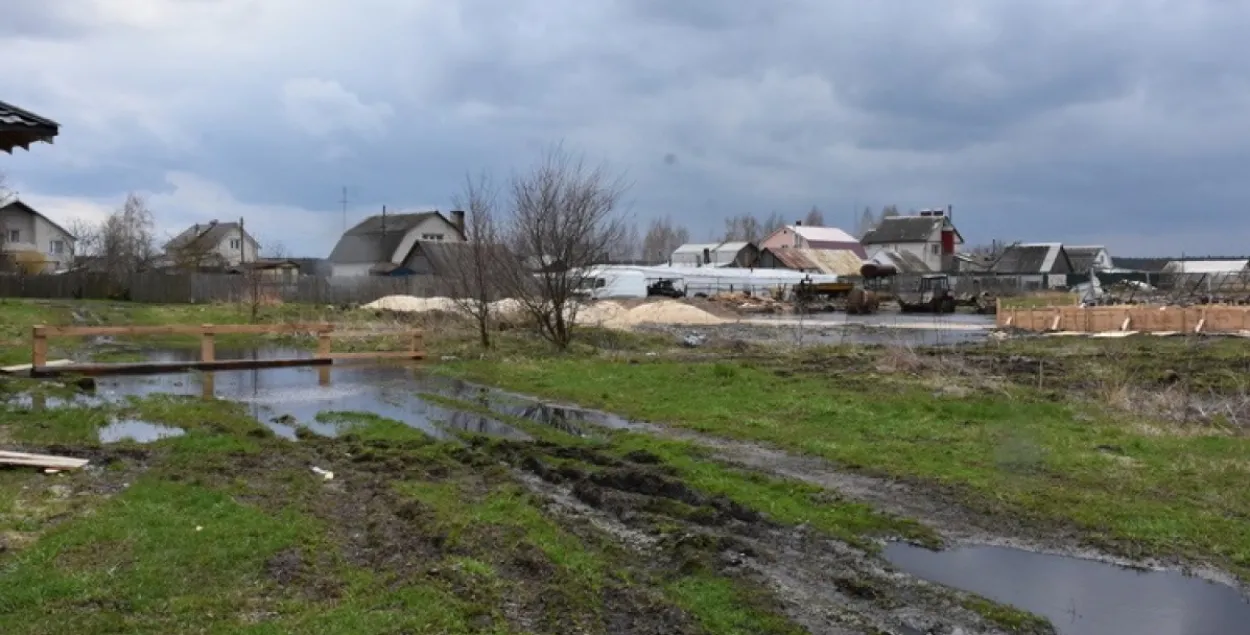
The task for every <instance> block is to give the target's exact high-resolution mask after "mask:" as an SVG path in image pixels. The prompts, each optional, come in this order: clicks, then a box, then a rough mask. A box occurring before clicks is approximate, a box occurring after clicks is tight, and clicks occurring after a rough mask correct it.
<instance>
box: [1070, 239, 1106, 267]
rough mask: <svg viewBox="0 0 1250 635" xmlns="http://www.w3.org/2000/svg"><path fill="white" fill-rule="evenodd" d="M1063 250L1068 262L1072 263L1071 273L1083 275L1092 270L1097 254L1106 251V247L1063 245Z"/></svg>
mask: <svg viewBox="0 0 1250 635" xmlns="http://www.w3.org/2000/svg"><path fill="white" fill-rule="evenodd" d="M1063 250H1064V251H1066V252H1068V260H1069V261H1070V262H1071V263H1072V271H1075V272H1077V273H1085V272H1087V271H1089V270H1090V269H1093V268H1094V262H1096V261H1097V260H1098V254H1099V253H1102V252H1103V251H1106V247H1103V246H1101V245H1079V246H1075V247H1074V246H1069V245H1064V247H1063Z"/></svg>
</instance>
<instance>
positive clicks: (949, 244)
mask: <svg viewBox="0 0 1250 635" xmlns="http://www.w3.org/2000/svg"><path fill="white" fill-rule="evenodd" d="M860 243H862V244H863V245H864V249H865V250H867V252H868V255H867V258H868V259H872V258H873V257H874V256H876V255H877V254H878V253H880V252H894V254H895V256H897V255H898V254H908V255H909V256H914V257H915V258H914V259H912V258H907V260H908V261H911V262H914V261H915V260H919V261H920V262H923V263H924V266H925V268H926V269H928V270H929V271H952V270H954V268H955V252H956V251H958V249H959V246H960V245H962V244H964V238H963V236H961V235H960V233H959V230H958V229H956V228H955V225H954V223H952V222H951V218H950V216H949V215H948V214H947V213H946V212H945V211H944V210H940V209H939V210H922V211H921V212H920V213H919V214H918V215H916V216H890V217H886V218H883V219H881V222H880V223H878V224H877V226H876V227H875V228H873V229H872V230H870V231H869V232H868V233H866V234H864V237H863V238H861V239H860ZM895 256H891V258H890V259H891V260H902V259H903V258H906V257H905V256H897V257H895Z"/></svg>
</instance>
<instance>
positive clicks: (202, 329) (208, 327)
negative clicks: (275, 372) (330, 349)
mask: <svg viewBox="0 0 1250 635" xmlns="http://www.w3.org/2000/svg"><path fill="white" fill-rule="evenodd" d="M35 329H42V330H43V333H44V334H45V335H46V336H47V337H87V336H101V335H123V336H128V335H200V334H203V333H209V334H212V335H247V334H251V335H257V334H266V333H275V334H286V333H328V332H330V331H333V330H334V326H333V325H331V324H324V323H311V324H298V323H292V324H201V325H186V324H169V325H163V326H133V325H132V326H36V327H35ZM36 332H38V331H36Z"/></svg>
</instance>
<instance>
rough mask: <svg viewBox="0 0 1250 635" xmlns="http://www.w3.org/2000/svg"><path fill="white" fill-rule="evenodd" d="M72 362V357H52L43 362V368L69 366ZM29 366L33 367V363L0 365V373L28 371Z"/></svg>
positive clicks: (8, 373)
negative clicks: (45, 362)
mask: <svg viewBox="0 0 1250 635" xmlns="http://www.w3.org/2000/svg"><path fill="white" fill-rule="evenodd" d="M73 363H74V360H72V359H54V360H51V361H49V362H48V363H47V364H44V368H56V367H57V366H69V365H70V364H73ZM31 368H34V364H17V365H14V366H4V367H0V373H4V374H6V375H14V374H17V373H29V372H30V369H31Z"/></svg>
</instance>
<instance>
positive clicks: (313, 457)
mask: <svg viewBox="0 0 1250 635" xmlns="http://www.w3.org/2000/svg"><path fill="white" fill-rule="evenodd" d="M436 319H439V318H426V319H421V320H410V319H404V320H399V319H397V318H395V317H393V316H384V315H379V314H376V313H372V312H366V311H340V310H336V309H328V308H326V309H313V308H308V307H304V308H299V307H267V308H265V309H264V310H262V312H261V313H260V314H259V316H258V321H262V322H290V321H320V320H327V321H332V322H334V323H336V324H341V325H344V326H345V327H350V328H352V329H353V330H368V329H386V328H393V327H394V326H396V325H403V326H413V325H416V326H421V327H424V328H426V329H427V331H428V332H430V333H431V334H437V337H434V336H431V337H430V338H429V346H430V351H431V355H432V357H433V358H434V359H439V360H440V363H438V364H437V366H436V368H437V370H438V371H439V372H443V373H449V374H454V375H458V376H461V377H465V378H470V379H474V380H477V381H481V382H485V383H490V384H495V385H499V386H502V387H505V388H508V389H512V390H516V391H519V392H526V393H531V394H536V395H541V396H544V397H550V398H558V399H562V400H568V401H573V402H577V403H580V404H583V405H587V406H593V407H599V408H602V409H605V410H609V411H612V412H616V413H619V414H622V415H625V416H628V417H631V418H636V419H640V420H648V421H654V422H659V423H662V424H664V425H667V426H672V427H674V428H678V429H684V430H691V431H696V432H699V433H702V434H705V435H710V436H714V437H720V438H725V439H734V440H742V441H749V442H754V443H760V444H764V445H766V446H774V447H778V448H783V449H785V450H787V451H789V452H791V453H792V454H794V455H797V456H814V457H821V458H824V459H828V460H830V461H832V462H834V463H836V464H837V465H839V466H841V467H842V468H843V469H845V470H848V471H851V472H858V473H865V474H871V475H879V476H884V477H888V478H890V479H898V480H900V481H903V482H906V483H908V484H910V485H911V486H914V487H917V488H920V489H921V491H929V492H932V494H933V496H934V497H935V500H945V501H950V502H951V503H952V504H954V505H959V506H961V507H963V508H966V509H967V510H969V513H972V514H976V515H979V516H980V517H983V518H985V519H989V520H990V521H991V522H992V523H996V524H998V525H999V526H1002V527H1004V529H1005V530H1006V529H1008V528H1009V529H1010V533H1012V534H1014V535H1030V534H1033V535H1039V536H1041V535H1051V534H1054V535H1069V534H1071V535H1075V536H1077V537H1078V539H1080V540H1082V541H1084V542H1087V543H1090V544H1094V545H1096V546H1099V547H1101V548H1104V549H1107V550H1110V551H1114V552H1116V553H1120V554H1127V555H1130V556H1163V557H1174V558H1179V559H1182V560H1184V561H1186V562H1195V563H1198V562H1201V563H1211V564H1214V565H1216V566H1219V567H1223V568H1226V569H1228V570H1230V571H1232V572H1234V573H1237V574H1240V575H1245V574H1247V572H1250V524H1247V523H1246V522H1245V519H1246V518H1247V517H1248V516H1250V494H1247V493H1246V492H1245V488H1244V487H1242V486H1241V484H1242V483H1244V481H1245V480H1246V477H1247V476H1248V472H1250V461H1247V459H1246V458H1245V457H1246V456H1250V455H1248V454H1247V450H1248V449H1250V448H1247V445H1246V443H1247V442H1246V441H1245V438H1244V436H1243V435H1242V429H1243V426H1244V425H1245V424H1246V423H1247V422H1250V399H1247V398H1245V395H1246V394H1247V391H1246V386H1245V381H1244V380H1243V379H1242V378H1243V377H1245V376H1246V371H1247V370H1250V362H1247V356H1246V355H1245V350H1244V344H1243V343H1242V342H1239V341H1226V340H1201V341H1199V340H1192V339H1176V340H1170V339H1160V338H1143V339H1130V340H1110V341H1095V340H1055V339H1038V340H1020V341H1009V342H1003V343H996V344H988V345H984V346H977V347H971V348H965V349H959V350H958V351H953V350H951V349H947V350H945V351H937V350H911V349H908V348H905V347H883V348H861V347H839V348H812V349H804V350H801V351H795V350H785V351H782V350H776V349H773V350H768V349H762V348H759V347H756V346H751V345H742V344H741V343H737V342H717V341H714V340H713V341H710V342H709V343H708V344H707V345H706V346H704V347H703V348H702V349H696V350H689V349H683V348H680V347H676V346H675V345H674V342H673V341H672V340H671V339H668V338H666V337H664V336H642V335H635V334H626V333H616V332H610V331H599V330H587V331H586V332H585V333H584V334H583V335H584V336H583V338H582V340H581V341H580V343H579V344H578V345H577V346H576V347H575V349H574V350H573V351H572V352H570V353H567V354H562V355H554V354H552V353H551V352H550V351H549V350H548V349H547V348H546V347H545V346H544V345H543V344H541V343H539V342H536V341H535V340H534V339H532V338H530V337H528V336H526V335H525V334H524V333H521V332H517V331H506V332H501V333H498V334H497V338H496V339H497V342H498V348H497V349H496V350H494V351H491V352H490V353H487V354H484V355H483V354H481V353H480V351H478V350H477V349H476V348H475V344H474V342H475V336H474V334H473V332H472V329H466V328H459V327H456V326H454V324H452V323H447V322H436V321H432V320H436ZM250 321H251V313H250V308H247V307H239V306H231V305H210V306H145V305H133V304H125V303H95V302H81V303H69V302H62V303H45V302H18V301H3V302H0V361H3V362H4V363H18V362H21V361H26V358H27V356H28V355H29V341H28V339H27V338H28V334H29V327H30V326H31V325H33V324H39V323H45V324H70V323H78V324H84V323H86V324H119V323H132V324H200V323H247V322H250ZM195 343H196V342H195V341H194V340H193V339H186V338H183V340H178V339H158V340H156V341H154V342H147V343H146V345H150V346H193V345H195ZM274 343H276V344H281V345H284V346H311V345H312V342H311V341H310V340H307V339H298V338H291V339H282V340H272V339H268V338H250V339H247V338H240V339H239V340H238V341H236V342H233V344H236V345H240V346H251V345H257V344H274ZM139 344H140V343H139V342H136V341H122V342H119V343H115V344H112V345H100V344H96V343H91V344H88V343H76V342H72V341H67V342H64V343H63V344H62V346H63V348H61V349H60V350H59V351H57V352H58V353H60V354H64V355H72V356H74V357H76V358H84V357H90V358H97V359H101V358H102V359H108V358H109V356H114V358H120V359H125V356H126V355H128V354H134V351H135V350H137V348H136V347H137V346H139ZM358 345H361V346H384V345H390V343H388V342H386V341H384V340H376V339H375V340H365V341H364V342H363V343H361V344H358ZM76 391H77V389H76V388H74V387H73V386H72V385H61V384H52V383H42V384H35V383H32V382H29V381H23V380H0V446H3V447H6V448H22V449H28V450H31V451H51V452H60V453H65V454H70V455H74V456H83V457H85V458H90V459H92V464H93V466H95V467H93V468H92V469H89V470H84V471H81V472H75V473H67V474H59V475H45V474H42V473H39V472H37V471H32V470H0V570H3V571H4V575H2V576H0V632H4V633H10V632H11V633H53V632H58V633H59V632H66V631H69V630H73V631H74V632H79V633H106V632H117V631H129V632H169V633H181V632H197V633H204V632H207V633H218V632H220V633H283V632H301V633H303V632H310V633H364V632H368V633H373V632H380V633H381V632H385V633H398V632H411V633H444V632H449V633H459V632H478V633H547V632H588V633H600V632H602V633H616V632H648V633H650V632H665V633H743V634H746V633H800V632H805V629H804V626H803V625H802V624H803V623H804V619H805V614H804V613H803V609H802V607H798V608H796V604H795V603H794V602H793V601H788V600H787V599H786V597H783V596H782V595H779V593H780V592H779V591H777V585H776V581H775V580H773V579H772V578H770V577H769V576H770V573H769V571H770V569H769V566H774V567H780V569H778V570H781V571H785V570H789V569H790V568H794V567H800V568H801V567H805V566H809V567H811V568H812V570H813V571H819V572H821V573H822V574H824V575H830V576H834V579H831V580H830V581H828V582H829V585H831V587H829V586H828V585H822V586H821V589H822V591H821V594H822V595H823V596H829V594H830V592H829V591H828V588H837V589H849V590H850V591H848V592H846V593H842V594H841V595H839V596H838V599H837V602H838V603H839V604H838V605H837V606H838V608H837V610H836V611H834V613H836V616H835V617H834V618H829V617H828V615H826V613H828V612H829V610H830V609H829V607H821V609H822V610H824V611H825V613H821V615H822V617H821V618H820V619H825V620H827V619H834V620H835V621H838V620H845V622H839V623H844V624H847V625H854V626H848V627H847V628H850V629H851V630H862V631H864V632H872V630H873V629H877V630H887V629H889V628H893V626H896V625H897V622H896V621H891V620H895V619H896V617H897V615H896V613H894V611H897V610H899V607H907V606H909V605H910V606H921V607H926V606H928V607H932V609H931V610H932V611H933V613H935V614H941V615H942V617H943V619H949V620H955V622H954V623H958V624H960V625H961V626H963V627H965V628H969V627H971V628H973V630H975V629H976V628H977V627H978V625H980V626H984V625H986V624H991V623H993V624H997V625H999V626H1000V627H1002V628H1004V629H1006V630H1008V631H1009V632H1046V629H1047V628H1048V627H1046V626H1045V625H1043V624H1040V623H1038V622H1037V621H1036V620H1035V619H1033V618H1031V617H1029V616H1025V615H1022V614H1020V613H1018V612H1016V611H1013V610H1011V609H1009V608H1005V607H1001V606H998V605H995V604H993V603H990V602H987V601H985V600H982V599H980V598H975V597H968V596H961V599H957V600H955V601H946V600H935V599H934V598H933V597H932V596H930V595H926V594H927V593H930V592H929V591H926V592H925V593H920V592H919V591H916V590H915V589H912V588H911V587H907V586H906V585H905V584H903V583H902V582H900V581H899V580H898V579H897V578H890V577H881V576H880V574H879V573H878V572H876V570H875V569H874V567H876V565H875V564H873V562H874V561H873V560H872V556H871V554H872V553H873V552H874V551H875V550H876V548H877V547H878V545H879V544H880V542H879V541H880V540H882V539H887V538H904V539H907V540H910V541H913V542H918V543H925V544H936V543H937V542H939V541H940V538H941V537H940V535H939V532H940V530H941V528H940V527H936V528H935V527H932V526H926V525H921V524H919V523H917V522H916V521H915V520H914V519H910V518H906V517H900V516H896V515H891V514H887V513H882V512H881V511H879V510H877V509H874V508H873V507H872V506H870V505H867V504H864V503H862V502H857V501H854V500H850V499H848V498H845V497H843V496H841V495H839V494H837V493H836V492H833V491H830V490H826V489H822V488H821V487H818V486H816V485H812V484H808V483H803V482H799V481H795V480H791V479H785V478H778V477H776V476H772V475H769V474H766V473H763V472H760V471H753V470H749V469H746V468H743V467H741V466H738V465H735V464H732V463H728V462H725V461H724V460H722V459H719V458H717V456H716V455H715V454H713V453H712V452H711V451H710V450H708V449H707V448H705V447H703V446H700V445H697V444H695V443H694V442H690V441H682V440H674V439H668V438H659V437H656V436H652V435H648V434H645V433H643V432H630V431H614V432H606V431H601V432H600V433H598V434H594V435H590V436H574V435H571V434H569V433H567V432H564V431H561V430H558V429H555V428H552V427H547V426H543V425H540V424H537V423H534V422H532V421H528V420H522V419H515V418H508V417H499V418H501V419H503V420H504V421H505V422H506V423H509V424H512V425H514V426H516V427H519V428H521V429H523V430H525V431H526V432H528V433H529V434H530V435H531V436H533V437H534V438H535V440H534V441H532V442H514V441H504V440H500V439H491V438H486V437H475V436H470V435H466V436H464V437H463V438H462V439H459V440H453V441H445V442H436V441H434V440H432V439H429V438H427V437H425V436H423V435H421V434H420V433H419V432H417V431H416V430H415V429H413V428H410V427H408V426H406V425H403V424H402V423H399V422H395V421H391V420H387V419H382V418H379V417H377V416H376V415H372V414H370V413H343V412H323V413H321V415H319V417H318V419H319V420H321V421H323V422H330V423H334V424H335V425H337V426H338V427H339V428H340V429H341V430H342V431H343V432H342V433H341V434H340V435H339V436H337V437H335V438H322V437H316V436H314V435H311V434H301V437H300V440H299V441H298V442H290V441H285V440H282V439H278V438H276V437H275V436H274V435H273V434H272V433H271V432H270V431H269V430H268V429H267V428H265V427H264V426H263V425H261V424H260V423H259V422H257V421H256V420H255V419H253V418H252V417H251V416H250V415H249V414H248V412H247V411H246V410H245V409H244V407H243V406H241V405H240V404H235V403H232V402H229V401H224V400H207V401H205V400H200V399H193V398H180V397H172V396H162V395H156V396H150V397H145V398H141V399H140V398H132V399H131V400H129V401H125V402H118V403H105V404H94V403H93V404H83V403H80V404H77V405H73V402H72V397H73V396H74V394H75V393H76ZM31 395H38V396H39V397H40V399H38V400H36V399H31V400H30V403H27V402H23V401H20V400H12V399H9V397H13V396H23V397H30V396H31ZM424 397H425V398H426V399H427V401H430V402H432V403H437V404H439V405H442V406H444V407H449V408H452V409H456V410H461V411H465V412H479V413H486V412H488V410H487V408H486V407H485V406H484V405H482V404H478V403H469V402H463V401H457V400H455V399H449V398H447V397H439V396H437V395H425V396H424ZM58 399H60V400H65V399H70V402H71V405H68V406H63V407H56V408H50V409H41V408H36V407H33V405H32V404H33V403H36V402H37V403H45V402H50V401H52V402H54V401H55V400H58ZM118 419H136V420H142V421H146V422H151V423H157V424H166V425H170V426H175V427H178V428H181V429H183V430H184V431H185V434H184V435H183V436H180V437H175V438H169V439H165V440H161V441H158V442H156V443H153V444H148V445H137V444H134V443H121V444H110V445H101V444H100V443H99V441H98V440H97V433H98V430H99V428H100V427H102V426H104V425H106V424H108V423H109V422H110V421H114V420H118ZM311 466H318V467H322V468H325V469H328V470H332V471H333V472H334V478H333V479H331V480H325V479H322V478H321V477H320V476H319V475H318V474H316V473H314V472H312V471H311V470H310V467H311ZM805 532H811V533H812V534H813V535H815V536H818V537H824V538H835V539H837V540H839V541H841V542H842V543H845V544H848V545H851V546H852V547H853V548H855V549H857V550H858V552H860V553H863V554H867V555H864V556H855V557H853V558H851V557H848V556H846V555H845V554H842V553H841V552H839V553H838V554H833V553H832V552H829V553H827V552H824V551H821V549H822V548H823V547H820V546H818V545H819V544H820V543H819V542H806V540H807V539H806V538H803V536H806V535H807V533H805ZM795 540H800V541H803V544H804V545H805V546H804V547H803V549H810V550H811V551H810V552H803V553H804V556H805V557H804V558H802V559H800V560H797V561H786V560H784V557H783V556H784V554H785V553H787V552H792V551H793V549H794V547H793V541H795ZM761 553H768V554H771V555H769V556H767V557H765V556H762V555H759V554H761ZM743 554H747V555H745V556H744V555H743ZM751 554H755V555H751ZM743 557H746V558H754V559H755V560H754V561H755V562H756V565H754V566H752V567H744V566H742V565H741V564H740V560H741V559H742V558H743ZM847 558H849V559H847ZM865 558H866V559H865ZM774 560H775V561H776V562H779V563H781V564H776V563H774V564H773V565H769V564H767V563H769V562H774ZM805 560H810V563H808V562H805ZM770 580H772V581H771V582H770ZM891 585H894V586H891ZM865 589H868V591H864V590H865ZM861 596H862V597H861ZM806 617H807V618H810V617H811V614H806Z"/></svg>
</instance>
